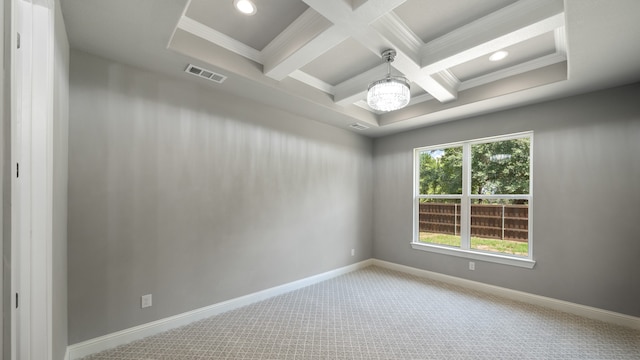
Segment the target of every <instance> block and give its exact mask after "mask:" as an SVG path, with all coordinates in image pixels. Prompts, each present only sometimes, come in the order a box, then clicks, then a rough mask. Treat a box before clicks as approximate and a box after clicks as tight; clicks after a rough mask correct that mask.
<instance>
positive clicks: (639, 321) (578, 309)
mask: <svg viewBox="0 0 640 360" xmlns="http://www.w3.org/2000/svg"><path fill="white" fill-rule="evenodd" d="M372 265H375V266H379V267H382V268H386V269H390V270H395V271H400V272H404V273H407V274H411V275H415V276H419V277H424V278H428V279H432V280H436V281H441V282H445V283H449V284H453V285H459V286H462V287H465V288H469V289H473V290H478V291H482V292H486V293H489V294H492V295H498V296H502V297H505V298H508V299H511V300H517V301H522V302H525V303H528V304H533V305H539V306H543V307H546V308H550V309H554V310H558V311H563V312H566V313H570V314H574V315H579V316H584V317H586V318H589V319H594V320H600V321H605V322H608V323H612V324H616V325H621V326H626V327H630V328H633V329H637V330H640V318H638V317H635V316H631V315H625V314H620V313H617V312H613V311H609V310H603V309H598V308H595V307H591V306H586V305H580V304H576V303H572V302H568V301H564V300H558V299H553V298H549V297H545V296H540V295H534V294H530V293H526V292H522V291H517V290H511V289H507V288H503V287H499V286H494V285H488V284H484V283H481V282H477V281H472V280H467V279H462V278H459V277H455V276H450V275H444V274H440V273H436V272H432V271H427V270H422V269H416V268H413V267H409V266H405V265H399V264H395V263H391V262H387V261H383V260H378V259H372Z"/></svg>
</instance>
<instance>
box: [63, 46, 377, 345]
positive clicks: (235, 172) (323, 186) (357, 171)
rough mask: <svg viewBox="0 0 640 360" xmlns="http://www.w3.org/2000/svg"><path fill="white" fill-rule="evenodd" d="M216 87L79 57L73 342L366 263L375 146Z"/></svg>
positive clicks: (72, 168)
mask: <svg viewBox="0 0 640 360" xmlns="http://www.w3.org/2000/svg"><path fill="white" fill-rule="evenodd" d="M185 76H188V75H185ZM227 81H232V80H227ZM216 86H224V84H222V85H210V84H206V83H202V85H200V84H195V83H194V82H192V81H184V80H181V79H173V78H168V77H164V76H162V75H158V74H154V73H149V72H146V71H142V70H138V69H134V68H131V67H128V66H125V65H121V64H118V63H115V62H112V61H109V60H105V59H102V58H97V57H95V56H92V55H88V54H86V53H81V52H76V51H72V53H71V67H70V119H69V198H68V199H69V214H68V216H69V219H68V224H69V227H68V231H69V240H68V286H69V292H68V309H69V343H70V344H74V343H78V342H80V341H83V340H87V339H91V338H94V337H97V336H101V335H105V334H109V333H112V332H115V331H119V330H123V329H126V328H129V327H132V326H136V325H140V324H143V323H147V322H151V321H154V320H158V319H161V318H165V317H168V316H172V315H176V314H180V313H183V312H186V311H190V310H193V309H197V308H200V307H203V306H207V305H211V304H215V303H218V302H221V301H224V300H228V299H231V298H235V297H238V296H242V295H246V294H249V293H252V292H256V291H259V290H263V289H266V288H270V287H273V286H277V285H280V284H283V283H287V282H291V281H294V280H298V279H301V278H305V277H308V276H311V275H316V274H318V273H322V272H325V271H328V270H332V269H336V268H339V267H342V266H346V265H349V264H352V263H356V262H358V261H362V260H365V259H368V258H370V257H371V256H372V250H371V245H372V237H373V234H372V229H373V225H372V218H373V193H372V185H373V184H372V172H373V170H372V166H373V165H372V141H371V140H370V139H367V138H365V137H362V136H359V135H357V134H353V133H351V132H348V131H346V130H341V129H337V128H334V127H331V126H329V125H326V124H321V123H317V122H312V121H309V120H307V119H302V118H299V117H297V116H294V115H292V114H289V113H286V112H282V111H279V110H276V109H274V108H271V107H267V106H263V105H260V104H257V103H254V102H251V101H248V100H245V99H241V98H238V97H235V96H231V95H226V94H224V93H222V92H217V91H216V90H215V87H216ZM351 249H355V256H353V257H352V256H351ZM144 294H152V295H153V306H152V307H149V308H145V309H141V307H140V297H141V296H142V295H144Z"/></svg>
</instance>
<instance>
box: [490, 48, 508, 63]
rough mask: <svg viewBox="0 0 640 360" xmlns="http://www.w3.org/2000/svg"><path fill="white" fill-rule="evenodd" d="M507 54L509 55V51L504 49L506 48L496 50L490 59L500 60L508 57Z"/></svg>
mask: <svg viewBox="0 0 640 360" xmlns="http://www.w3.org/2000/svg"><path fill="white" fill-rule="evenodd" d="M507 55H509V53H508V52H506V51H504V50H500V51H496V52H494V53H493V54H492V55H491V56H489V60H491V61H500V60H502V59H504V58H506V57H507Z"/></svg>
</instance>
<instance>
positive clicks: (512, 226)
mask: <svg viewBox="0 0 640 360" xmlns="http://www.w3.org/2000/svg"><path fill="white" fill-rule="evenodd" d="M528 239H529V202H528V201H527V200H520V199H518V200H487V199H481V200H472V202H471V248H472V249H476V250H482V251H490V252H496V253H502V254H511V255H519V256H527V255H528V254H529V242H528Z"/></svg>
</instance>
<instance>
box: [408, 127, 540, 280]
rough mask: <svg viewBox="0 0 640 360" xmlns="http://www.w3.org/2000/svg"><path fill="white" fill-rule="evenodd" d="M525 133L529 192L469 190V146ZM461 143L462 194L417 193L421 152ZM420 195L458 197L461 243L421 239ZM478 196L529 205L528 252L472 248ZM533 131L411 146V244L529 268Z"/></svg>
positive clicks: (531, 233) (425, 249) (460, 255)
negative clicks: (479, 192) (478, 192)
mask: <svg viewBox="0 0 640 360" xmlns="http://www.w3.org/2000/svg"><path fill="white" fill-rule="evenodd" d="M524 137H528V138H529V141H530V143H529V144H530V145H529V193H528V194H518V195H474V194H471V146H472V145H476V144H483V143H490V142H498V141H506V140H513V139H520V138H524ZM451 147H462V194H460V195H457V194H447V195H421V194H420V153H421V152H424V151H428V150H436V149H444V148H451ZM420 199H460V247H459V248H458V247H452V246H446V245H438V244H429V243H424V242H420V219H419V217H420V214H419V212H420V211H419V209H420ZM477 199H489V200H496V199H522V200H527V202H528V205H529V211H528V214H529V218H528V224H529V226H528V230H529V231H528V244H529V247H528V250H529V251H528V255H527V256H526V257H524V256H518V255H510V254H502V253H494V252H487V251H481V250H475V249H472V248H471V246H470V239H471V213H470V210H471V202H472V201H473V200H477ZM532 225H533V131H526V132H520V133H515V134H508V135H500V136H493V137H486V138H481V139H473V140H468V141H460V142H455V143H448V144H439V145H433V146H424V147H419V148H415V149H414V150H413V239H412V241H411V247H412V248H413V249H415V250H422V251H428V252H433V253H438V254H444V255H450V256H457V257H462V258H468V259H473V260H480V261H487V262H493V263H499V264H505V265H511V266H518V267H523V268H528V269H532V268H533V267H534V266H535V263H536V262H535V260H534V259H533V226H532Z"/></svg>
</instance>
